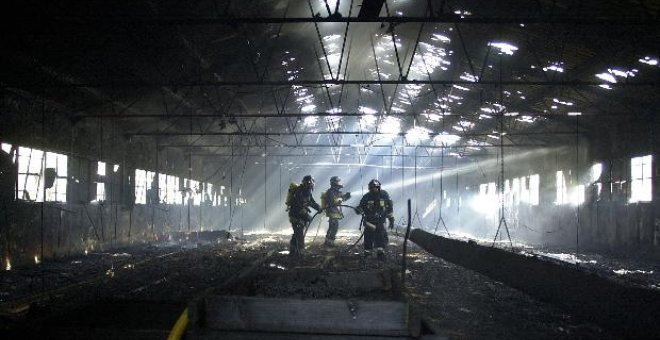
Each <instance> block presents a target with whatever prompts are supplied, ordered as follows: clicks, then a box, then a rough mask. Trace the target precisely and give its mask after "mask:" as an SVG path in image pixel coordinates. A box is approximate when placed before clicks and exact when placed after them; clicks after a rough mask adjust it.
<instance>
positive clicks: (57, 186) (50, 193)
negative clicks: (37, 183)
mask: <svg viewBox="0 0 660 340" xmlns="http://www.w3.org/2000/svg"><path fill="white" fill-rule="evenodd" d="M46 168H52V169H55V181H54V182H53V186H52V187H50V188H48V189H46V201H52V202H66V184H67V156H65V155H60V154H57V153H53V152H47V153H46Z"/></svg>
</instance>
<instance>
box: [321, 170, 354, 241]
mask: <svg viewBox="0 0 660 340" xmlns="http://www.w3.org/2000/svg"><path fill="white" fill-rule="evenodd" d="M343 187H344V186H343V185H341V179H340V178H339V177H338V176H332V177H330V189H328V191H326V192H325V193H323V195H321V205H322V206H323V209H324V210H325V214H326V215H327V216H328V232H327V234H326V235H325V243H324V245H325V246H326V247H334V245H335V237H336V236H337V229H339V220H341V219H343V218H344V213H343V212H342V211H341V207H340V206H339V205H340V204H342V203H343V202H344V201H346V200H348V199H349V198H351V193H350V192H347V193H345V194H343V193H342V192H341V189H342V188H343Z"/></svg>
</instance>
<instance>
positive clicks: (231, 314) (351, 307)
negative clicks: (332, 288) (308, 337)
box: [205, 296, 411, 336]
mask: <svg viewBox="0 0 660 340" xmlns="http://www.w3.org/2000/svg"><path fill="white" fill-rule="evenodd" d="M205 315H206V323H205V326H206V327H207V328H209V329H216V330H245V331H247V330H249V331H260V332H290V333H317V334H346V335H383V336H405V335H409V334H411V331H410V327H409V326H410V313H409V306H408V304H407V303H404V302H398V301H348V300H301V299H276V298H256V297H239V296H217V297H209V298H207V299H206V310H205Z"/></svg>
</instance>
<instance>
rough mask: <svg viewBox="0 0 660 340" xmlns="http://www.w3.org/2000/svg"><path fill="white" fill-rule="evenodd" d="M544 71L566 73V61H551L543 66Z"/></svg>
mask: <svg viewBox="0 0 660 340" xmlns="http://www.w3.org/2000/svg"><path fill="white" fill-rule="evenodd" d="M543 71H545V72H548V71H554V72H558V73H564V63H563V62H560V61H556V62H551V63H550V64H549V65H548V66H546V67H544V68H543Z"/></svg>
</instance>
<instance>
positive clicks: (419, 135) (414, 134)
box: [406, 126, 431, 145]
mask: <svg viewBox="0 0 660 340" xmlns="http://www.w3.org/2000/svg"><path fill="white" fill-rule="evenodd" d="M430 133H431V130H429V129H427V128H425V127H421V126H415V127H414V128H412V129H410V130H408V132H406V141H407V142H408V143H409V144H413V145H414V144H419V142H423V141H425V140H427V139H429V134H430Z"/></svg>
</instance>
